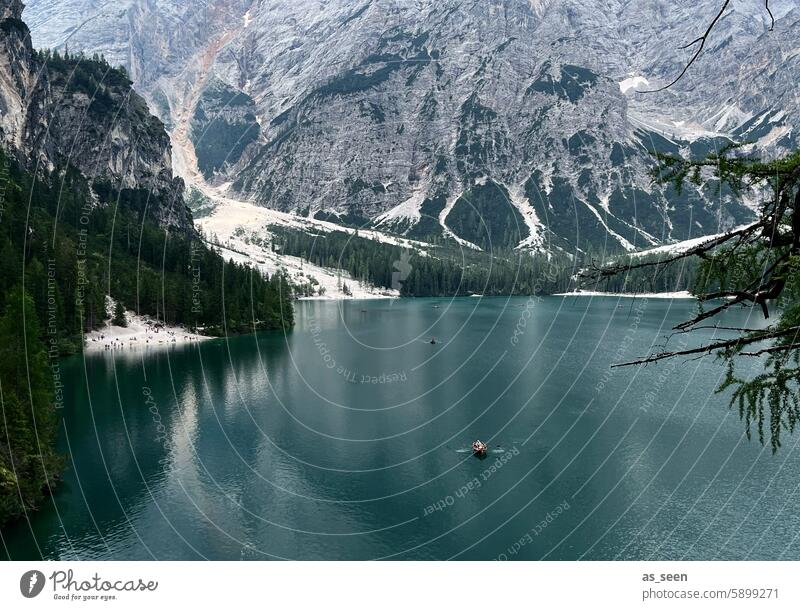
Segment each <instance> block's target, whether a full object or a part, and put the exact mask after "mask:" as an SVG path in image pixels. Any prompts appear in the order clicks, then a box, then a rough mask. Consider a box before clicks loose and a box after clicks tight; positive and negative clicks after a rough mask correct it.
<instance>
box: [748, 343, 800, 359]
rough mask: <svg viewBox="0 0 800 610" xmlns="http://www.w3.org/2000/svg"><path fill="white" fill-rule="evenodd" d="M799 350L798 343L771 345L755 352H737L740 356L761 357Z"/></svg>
mask: <svg viewBox="0 0 800 610" xmlns="http://www.w3.org/2000/svg"><path fill="white" fill-rule="evenodd" d="M795 349H800V343H791V344H789V345H773V346H771V347H765V348H764V349H760V350H758V351H756V352H739V355H740V356H761V355H762V354H774V353H775V352H788V351H791V350H795Z"/></svg>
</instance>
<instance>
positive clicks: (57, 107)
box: [0, 0, 193, 231]
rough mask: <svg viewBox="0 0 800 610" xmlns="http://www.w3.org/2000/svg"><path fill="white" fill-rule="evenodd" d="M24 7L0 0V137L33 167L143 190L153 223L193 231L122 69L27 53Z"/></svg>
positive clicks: (164, 141)
mask: <svg viewBox="0 0 800 610" xmlns="http://www.w3.org/2000/svg"><path fill="white" fill-rule="evenodd" d="M22 10H23V5H22V3H21V2H19V1H17V0H0V16H1V17H2V20H1V21H0V110H2V112H0V139H2V143H3V145H4V147H5V148H6V149H8V150H11V151H12V152H13V153H14V154H16V155H17V157H18V158H19V160H20V161H21V162H23V163H24V164H26V165H28V166H29V167H31V168H33V167H34V166H36V165H37V164H38V166H39V167H41V168H45V169H47V170H49V171H53V170H61V169H63V168H65V167H66V166H67V165H71V166H73V167H75V168H77V169H78V170H80V171H81V172H82V173H83V174H84V175H85V176H86V177H87V178H89V180H90V181H93V182H95V183H97V184H100V183H102V184H103V185H105V186H110V187H112V188H114V189H116V190H120V189H135V190H142V191H145V192H147V193H148V194H149V195H148V200H150V203H149V204H148V206H147V210H148V215H149V216H150V218H151V219H153V220H155V221H156V222H158V223H159V224H160V225H162V226H165V227H170V228H173V229H176V230H179V231H191V230H193V226H192V219H191V214H190V213H189V212H188V210H187V208H186V206H185V204H184V201H183V188H184V187H183V181H182V180H181V179H179V178H175V177H174V176H173V173H172V163H171V146H170V140H169V136H168V135H167V133H166V131H165V130H164V126H163V124H162V123H161V122H160V121H159V120H158V119H156V118H155V117H153V116H152V115H150V113H149V111H148V108H147V105H146V103H145V102H144V100H143V99H142V98H141V97H140V96H139V95H138V94H137V93H135V92H134V91H133V89H132V88H131V82H130V81H129V79H128V77H127V76H126V74H125V73H124V72H122V71H119V70H116V69H113V68H111V66H109V65H108V64H107V63H106V62H105V61H103V60H100V59H99V58H95V59H86V58H84V57H81V56H69V57H64V56H63V55H61V54H45V53H39V52H36V51H34V49H33V47H32V45H31V41H30V35H29V32H28V28H27V26H26V25H25V23H24V22H23V21H22V20H21V17H22Z"/></svg>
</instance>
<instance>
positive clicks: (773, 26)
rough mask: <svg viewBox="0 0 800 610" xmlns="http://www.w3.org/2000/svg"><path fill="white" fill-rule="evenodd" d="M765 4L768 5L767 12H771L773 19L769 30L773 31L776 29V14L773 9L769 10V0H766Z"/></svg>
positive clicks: (770, 16)
mask: <svg viewBox="0 0 800 610" xmlns="http://www.w3.org/2000/svg"><path fill="white" fill-rule="evenodd" d="M764 6H766V8H767V12H768V13H769V18H770V19H771V20H772V23H771V24H770V26H769V31H770V32H771V31H772V30H774V29H775V15H773V14H772V11H771V10H769V0H764Z"/></svg>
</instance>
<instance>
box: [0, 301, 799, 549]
mask: <svg viewBox="0 0 800 610" xmlns="http://www.w3.org/2000/svg"><path fill="white" fill-rule="evenodd" d="M434 304H439V305H440V307H439V308H435V307H434ZM637 308H640V310H639V311H638V312H637ZM693 308H694V304H693V303H692V302H691V301H668V300H652V299H651V300H649V301H642V300H639V301H637V302H636V303H635V304H634V307H633V309H632V308H631V302H630V301H629V300H621V301H618V300H616V299H613V298H595V299H588V298H582V299H575V298H558V297H552V298H548V299H545V300H543V301H541V302H539V301H528V300H527V299H524V298H519V299H511V300H506V299H478V298H471V299H458V300H455V301H452V302H450V301H448V300H427V299H420V300H403V301H398V302H390V301H362V302H348V303H343V304H339V303H332V302H304V303H300V304H299V305H298V308H297V318H298V324H297V328H296V329H295V330H294V331H293V332H292V333H290V334H288V335H287V336H284V335H283V334H282V333H271V334H269V333H266V334H260V335H257V336H244V337H236V338H232V339H230V340H227V341H226V340H220V341H212V342H207V343H204V344H203V345H202V346H201V347H198V346H196V345H194V346H189V347H185V348H174V349H171V350H169V351H160V352H154V353H149V354H146V355H143V354H142V353H140V352H137V353H120V352H116V353H112V354H106V353H102V354H97V355H93V356H91V357H86V358H85V359H84V358H83V357H80V358H73V359H71V360H68V361H65V362H64V363H63V368H62V373H63V376H64V377H65V378H66V379H67V380H68V383H67V385H68V387H67V391H66V404H65V407H64V410H63V420H64V426H63V446H64V449H65V451H66V452H68V453H69V455H70V467H69V470H68V472H67V473H66V475H65V480H64V484H63V485H62V487H61V488H60V489H59V491H58V493H57V494H56V496H55V497H54V501H53V503H51V504H50V505H48V506H46V507H44V508H43V509H42V510H41V511H39V512H38V513H36V514H34V515H31V517H30V520H29V522H28V521H23V522H21V523H20V524H19V525H18V526H15V527H14V528H12V529H10V530H8V531H5V532H4V533H3V554H4V555H7V556H10V557H11V558H12V559H34V558H39V557H45V558H52V559H152V558H157V559H201V558H208V559H219V560H222V559H270V558H288V559H320V558H322V559H374V558H397V559H447V558H458V559H494V558H497V557H501V558H508V559H541V558H546V559H579V558H581V559H617V558H619V559H650V558H652V559H681V558H684V559H744V558H748V559H777V558H779V557H782V558H786V559H798V558H800V541H799V540H798V533H799V532H800V512H798V511H797V504H798V502H800V494H798V493H796V492H797V491H798V485H800V483H799V482H798V477H797V473H798V472H800V455H799V454H798V451H797V448H796V447H797V442H798V441H799V440H800V435H795V436H788V435H787V437H786V439H785V441H784V449H783V450H782V451H781V452H780V453H778V454H777V455H775V456H773V455H772V453H771V451H770V450H769V449H763V448H762V446H761V445H760V444H758V443H757V442H755V441H753V442H749V441H747V440H746V439H745V438H744V428H743V425H742V424H741V423H740V422H739V419H738V414H737V413H736V412H732V411H729V410H728V409H727V400H726V398H725V397H724V396H719V395H715V394H714V389H715V387H716V385H717V383H718V381H719V378H720V375H721V374H722V367H721V366H720V365H719V364H717V363H715V362H714V361H713V360H712V359H708V358H705V359H700V360H696V361H690V362H680V363H679V362H672V363H667V364H665V365H662V366H649V367H647V368H630V369H613V371H610V369H609V364H610V363H612V362H614V361H616V360H620V359H626V358H631V357H635V356H637V355H640V354H643V353H645V352H646V351H647V350H648V349H649V348H650V347H651V346H652V345H653V344H654V343H661V342H663V340H664V339H663V338H664V334H665V333H666V331H667V329H669V328H670V327H671V326H672V325H673V324H675V323H676V322H678V321H680V320H682V319H684V318H685V317H686V316H687V315H689V314H690V313H691V312H692V311H693ZM362 310H363V311H362ZM726 321H727V322H736V323H738V324H737V325H739V324H740V325H745V324H748V323H749V324H755V323H756V321H755V320H749V321H748V320H747V312H746V311H735V312H731V313H730V314H729V316H728V319H727V320H726ZM515 329H516V330H517V335H516V339H515V340H512V337H514V332H515ZM432 335H435V336H436V337H437V339H438V343H437V344H436V345H430V344H429V343H428V339H429V337H430V336H432ZM710 336H711V335H710V331H709V333H708V334H706V335H705V336H700V335H698V336H696V337H693V338H692V339H691V342H692V343H695V342H697V341H699V340H701V339H708V338H709V337H710ZM681 340H682V339H681V337H673V338H672V339H671V342H670V345H671V346H674V347H678V346H679V345H680V341H681ZM754 364H755V363H754ZM148 396H152V399H151V400H148ZM159 421H160V422H161V423H162V425H163V428H162V429H161V433H159V428H158V422H159ZM475 438H482V439H484V440H487V441H489V442H490V443H491V445H492V447H493V450H492V453H491V455H490V456H489V457H488V458H487V459H484V460H479V459H477V458H475V457H473V456H472V455H471V454H470V452H469V451H468V447H469V444H470V442H471V441H472V440H473V439H475Z"/></svg>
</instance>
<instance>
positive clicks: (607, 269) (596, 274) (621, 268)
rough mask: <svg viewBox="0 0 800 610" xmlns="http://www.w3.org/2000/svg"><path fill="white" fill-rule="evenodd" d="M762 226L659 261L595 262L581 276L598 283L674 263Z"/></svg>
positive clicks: (748, 233) (728, 234)
mask: <svg viewBox="0 0 800 610" xmlns="http://www.w3.org/2000/svg"><path fill="white" fill-rule="evenodd" d="M760 226H761V222H755V223H753V224H750V225H747V226H746V227H742V228H740V229H736V230H735V231H730V232H728V233H725V234H724V235H720V236H719V237H714V238H712V239H709V240H708V241H704V242H703V243H700V244H698V245H696V246H693V247H691V248H688V249H687V250H684V251H683V252H678V253H677V254H674V255H672V256H669V257H667V258H664V259H659V260H657V261H645V262H642V263H625V264H619V265H611V266H603V267H598V266H597V265H595V264H593V265H592V267H591V269H590V270H588V271H582V272H581V273H580V274H579V276H580V278H581V279H585V280H587V281H592V280H593V281H595V283H597V282H599V281H600V280H602V279H603V278H606V277H612V276H614V275H619V274H620V273H625V272H626V271H631V270H633V269H642V268H644V267H654V266H658V265H668V264H670V263H674V262H675V261H679V260H681V259H683V258H689V257H691V256H703V255H705V254H706V253H707V252H709V251H710V250H713V249H714V248H716V247H717V246H720V245H722V244H724V243H726V242H728V241H730V240H731V239H733V238H734V237H741V238H745V237H748V236H749V235H750V234H752V233H753V232H755V230H756V229H757V228H759V227H760Z"/></svg>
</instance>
